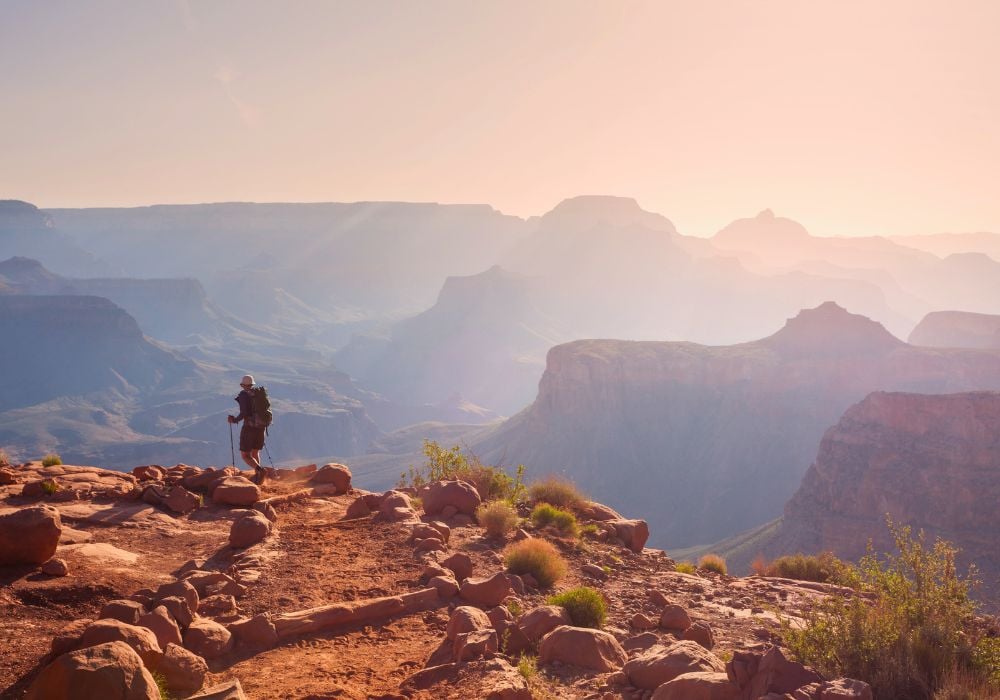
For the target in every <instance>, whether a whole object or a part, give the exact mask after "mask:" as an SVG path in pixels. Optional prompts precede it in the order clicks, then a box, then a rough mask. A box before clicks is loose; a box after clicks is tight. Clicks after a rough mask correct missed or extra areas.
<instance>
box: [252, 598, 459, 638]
mask: <svg viewBox="0 0 1000 700" xmlns="http://www.w3.org/2000/svg"><path fill="white" fill-rule="evenodd" d="M440 602H441V600H440V597H439V596H438V592H437V589H436V588H423V589H421V590H419V591H414V592H413V593H404V594H403V595H396V596H388V597H386V598H370V599H368V600H358V601H353V602H347V603H334V604H332V605H322V606H320V607H318V608H309V609H308V610H298V611H296V612H290V613H282V614H280V615H272V616H271V621H272V622H273V623H274V629H275V630H276V631H277V633H278V638H279V639H288V638H289V637H297V636H299V635H302V634H308V633H311V632H318V631H320V630H324V629H328V628H330V627H339V626H340V625H356V624H359V623H367V622H372V621H375V620H384V619H385V618H389V617H393V616H396V615H403V614H408V613H412V612H417V611H419V610H426V609H428V608H431V607H434V606H435V605H438V604H440Z"/></svg>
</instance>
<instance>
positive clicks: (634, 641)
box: [622, 632, 660, 651]
mask: <svg viewBox="0 0 1000 700" xmlns="http://www.w3.org/2000/svg"><path fill="white" fill-rule="evenodd" d="M659 643H660V638H659V636H657V635H656V634H655V633H653V632H643V633H642V634H637V635H635V636H634V637H629V638H628V639H626V640H625V641H624V642H622V647H623V648H624V649H625V651H645V650H646V649H652V648H653V647H654V646H656V645H657V644H659Z"/></svg>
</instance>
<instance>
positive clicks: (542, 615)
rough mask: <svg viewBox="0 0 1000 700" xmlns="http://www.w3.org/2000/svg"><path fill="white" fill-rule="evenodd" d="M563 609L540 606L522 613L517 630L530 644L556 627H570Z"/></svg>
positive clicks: (568, 619) (569, 620) (554, 606)
mask: <svg viewBox="0 0 1000 700" xmlns="http://www.w3.org/2000/svg"><path fill="white" fill-rule="evenodd" d="M572 624H573V621H572V620H571V619H570V617H569V613H568V612H566V609H565V608H562V607H560V606H558V605H540V606H538V607H537V608H534V609H532V610H529V611H528V612H526V613H524V614H523V615H522V616H521V617H520V618H519V619H518V621H517V628H518V629H519V630H521V633H522V634H524V636H525V638H527V640H528V641H529V642H531V643H532V644H534V643H535V642H537V641H538V640H539V639H541V638H542V637H544V636H545V635H547V634H548V633H549V632H551V631H552V630H554V629H555V628H556V627H560V626H562V625H567V626H568V625H572Z"/></svg>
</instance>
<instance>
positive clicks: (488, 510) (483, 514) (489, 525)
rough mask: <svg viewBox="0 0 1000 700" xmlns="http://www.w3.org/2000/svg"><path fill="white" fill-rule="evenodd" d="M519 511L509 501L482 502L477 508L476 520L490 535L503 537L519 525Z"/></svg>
mask: <svg viewBox="0 0 1000 700" xmlns="http://www.w3.org/2000/svg"><path fill="white" fill-rule="evenodd" d="M517 519H518V518H517V511H516V510H515V509H514V506H512V505H511V504H510V503H508V502H507V501H490V502H488V503H481V504H480V505H479V507H478V508H476V520H477V521H478V522H479V524H480V525H482V526H483V527H484V528H485V529H486V534H487V535H488V536H489V537H496V538H501V537H504V536H506V534H507V533H508V532H510V531H511V530H513V529H514V528H515V527H517Z"/></svg>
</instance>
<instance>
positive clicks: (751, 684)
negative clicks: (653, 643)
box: [679, 642, 823, 698]
mask: <svg viewBox="0 0 1000 700" xmlns="http://www.w3.org/2000/svg"><path fill="white" fill-rule="evenodd" d="M679 643H686V644H689V643H690V642H679ZM726 673H727V674H728V675H729V680H730V681H732V682H733V683H735V684H737V685H738V686H739V687H740V690H741V692H742V693H743V694H744V695H746V696H748V697H754V698H758V697H760V696H762V695H767V694H768V693H778V694H781V693H790V692H792V691H794V690H797V689H798V688H801V687H802V686H804V685H809V684H810V683H816V682H822V680H823V679H822V678H820V676H819V674H818V673H816V672H815V671H813V670H812V669H811V668H808V667H806V666H803V665H802V664H800V663H797V662H795V661H789V660H788V659H786V658H785V656H784V654H782V653H781V650H780V649H779V648H778V647H771V648H770V649H768V650H767V651H766V652H746V651H736V652H733V658H732V659H730V660H729V662H728V663H727V664H726Z"/></svg>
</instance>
